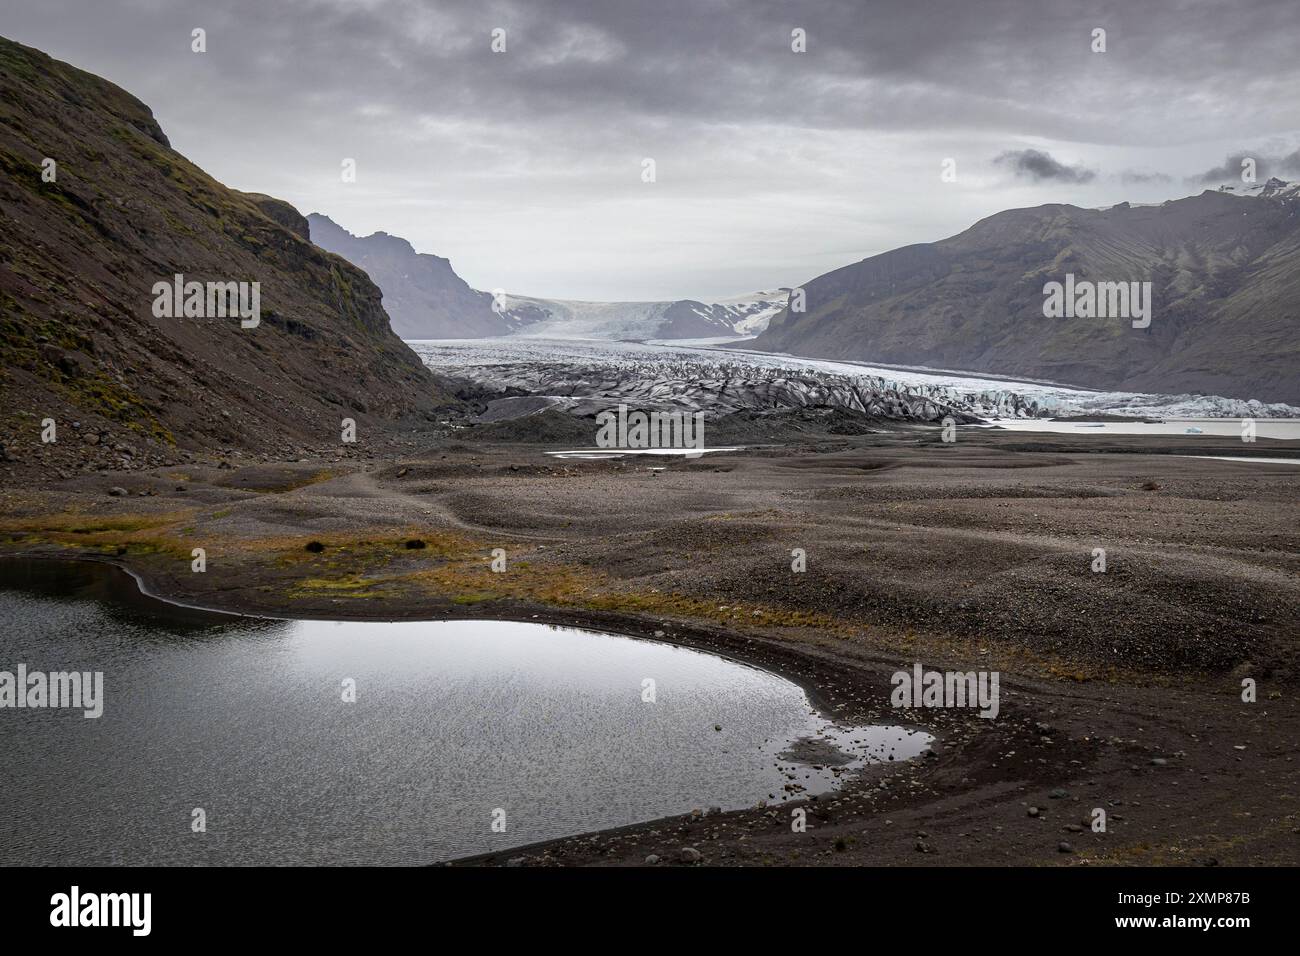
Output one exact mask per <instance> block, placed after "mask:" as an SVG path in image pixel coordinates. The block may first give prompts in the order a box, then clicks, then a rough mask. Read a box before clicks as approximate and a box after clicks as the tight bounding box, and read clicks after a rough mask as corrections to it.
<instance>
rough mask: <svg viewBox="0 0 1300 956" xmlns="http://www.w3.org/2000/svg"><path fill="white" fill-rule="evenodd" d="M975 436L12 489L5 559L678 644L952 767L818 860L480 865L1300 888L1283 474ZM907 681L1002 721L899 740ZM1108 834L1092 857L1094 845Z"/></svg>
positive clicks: (599, 859)
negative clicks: (959, 870)
mask: <svg viewBox="0 0 1300 956" xmlns="http://www.w3.org/2000/svg"><path fill="white" fill-rule="evenodd" d="M967 434H969V435H970V437H969V438H967V437H966V436H965V435H963V439H962V440H961V441H959V442H958V443H957V445H956V446H955V447H954V446H947V447H945V446H941V445H939V443H937V442H935V441H934V440H933V432H932V431H931V430H908V429H903V430H898V431H897V432H895V433H893V434H889V435H868V436H852V437H849V438H826V439H824V440H820V439H819V440H817V441H815V442H810V443H808V444H806V445H804V446H802V447H799V448H784V449H782V448H769V449H763V450H754V451H750V452H742V453H736V454H734V455H719V456H709V457H708V458H706V459H701V460H698V461H691V462H682V461H672V462H655V463H649V462H641V461H636V460H628V461H613V462H609V461H580V462H571V461H570V462H561V461H555V460H553V459H549V458H547V457H546V456H545V454H544V451H545V449H542V448H538V447H533V446H512V445H498V446H490V447H483V446H474V447H471V446H469V445H455V444H450V445H449V444H446V443H442V444H440V445H438V446H435V447H430V448H429V449H427V450H426V451H424V452H421V453H415V454H410V455H408V456H403V457H402V458H400V459H397V458H391V459H383V458H381V459H375V460H360V461H343V462H335V461H328V460H313V461H309V462H296V463H292V464H280V465H272V464H255V465H247V466H244V467H235V468H218V467H215V466H195V465H183V466H175V467H167V468H155V469H149V470H147V471H134V472H130V473H125V472H118V473H110V474H105V475H87V476H83V477H74V478H71V479H70V480H67V481H63V482H56V483H54V484H50V485H48V486H46V487H45V488H43V489H41V490H31V489H30V488H28V489H21V490H20V489H18V488H14V487H8V488H6V489H4V491H3V494H4V498H3V504H4V508H3V524H2V525H0V542H2V543H0V553H2V554H28V555H50V556H55V555H62V556H79V557H92V558H96V559H101V560H111V561H113V562H114V563H117V564H120V565H122V566H124V567H127V568H129V569H130V570H131V571H132V572H134V573H136V574H137V575H139V577H140V579H141V580H142V581H143V582H144V583H145V586H146V587H147V589H148V590H149V591H151V592H153V593H156V594H158V595H160V596H164V597H166V598H168V599H176V600H180V601H183V602H187V603H194V604H197V605H200V606H208V607H213V608H217V609H224V610H230V611H237V612H241V613H251V614H270V615H272V616H292V617H326V618H369V619H383V620H393V619H414V618H424V619H440V618H450V617H455V618H489V617H491V618H507V619H518V620H535V621H540V622H547V623H556V624H571V625H580V626H587V627H594V628H599V629H603V630H610V631H615V632H617V633H623V634H629V635H632V636H640V637H648V638H653V639H657V640H664V641H668V642H673V643H681V644H685V645H689V646H692V647H697V648H701V649H705V650H710V651H713V652H715V653H720V654H723V655H725V656H728V657H732V658H734V659H737V660H741V661H745V662H748V663H752V664H755V665H758V666H761V667H764V668H767V669H769V670H772V671H775V672H777V673H780V674H782V675H783V676H785V677H787V678H789V679H791V680H794V681H796V682H798V683H799V684H801V685H802V686H803V687H805V688H806V689H807V690H808V691H809V694H810V697H811V698H812V700H813V702H814V703H815V705H816V706H818V708H819V709H821V710H822V711H823V712H824V713H826V714H828V715H829V716H832V717H834V718H835V719H837V720H843V721H846V722H858V721H861V722H868V721H875V720H888V721H891V722H903V723H908V724H911V725H915V726H919V727H921V728H923V729H925V730H927V731H928V732H930V733H932V734H935V735H936V737H937V738H938V740H937V743H936V746H935V748H934V756H933V757H929V758H926V759H922V760H918V761H914V762H912V763H909V764H906V765H903V766H900V767H892V768H891V767H885V768H879V769H873V770H870V771H868V772H866V773H864V774H863V775H861V776H860V777H859V778H857V779H855V780H853V781H852V782H850V783H849V784H847V785H846V786H845V787H843V788H842V789H841V790H840V791H838V792H837V793H836V794H833V795H830V796H828V797H825V798H823V799H822V800H819V801H808V802H807V803H806V806H807V808H808V811H809V813H808V822H809V827H808V832H807V833H803V834H796V833H792V832H791V829H790V825H789V822H790V818H789V812H790V807H791V806H795V805H796V804H788V805H782V806H781V807H779V808H754V809H750V810H744V811H737V812H734V813H726V814H718V815H712V814H704V815H701V816H698V817H686V818H675V819H672V820H663V821H654V822H649V823H645V824H638V825H634V826H631V827H627V828H623V829H621V830H616V831H606V832H604V833H602V834H598V835H594V836H593V835H586V836H581V837H573V838H567V839H562V840H556V841H550V842H548V843H545V844H540V845H537V846H534V847H527V848H516V849H512V850H508V851H503V852H501V853H497V854H493V855H489V856H485V857H479V858H473V859H471V860H463V861H459V862H460V863H489V864H501V863H506V862H508V861H513V862H515V863H516V864H527V865H532V864H556V863H558V864H602V865H610V864H638V865H639V864H642V863H643V862H644V861H645V859H646V857H647V856H649V855H651V854H654V855H656V856H658V857H659V858H660V859H661V860H662V861H663V865H669V864H671V865H678V860H679V853H680V850H681V849H682V848H683V847H691V848H694V849H695V850H697V851H698V852H699V853H700V854H701V856H702V861H703V862H704V863H705V864H734V865H774V864H788V863H793V864H798V865H809V864H811V865H823V864H824V865H838V864H848V865H854V864H858V865H861V864H890V865H904V864H926V865H929V864H953V863H957V864H980V863H993V864H1079V863H1081V862H1089V863H1096V864H1114V863H1211V862H1218V863H1222V864H1225V865H1226V864H1232V863H1296V862H1300V832H1298V831H1300V809H1298V808H1297V807H1296V805H1295V792H1296V784H1297V782H1300V780H1298V775H1297V767H1296V758H1297V757H1300V746H1298V745H1297V743H1296V742H1297V741H1300V709H1298V708H1297V706H1296V700H1295V696H1296V695H1295V688H1296V683H1297V670H1296V666H1295V665H1296V660H1297V656H1296V653H1297V646H1296V645H1297V637H1298V636H1300V584H1298V582H1300V531H1298V530H1297V529H1300V521H1297V518H1298V517H1300V494H1297V491H1298V490H1300V474H1297V469H1295V468H1294V466H1289V465H1268V464H1260V465H1258V466H1255V465H1252V466H1250V467H1246V466H1242V465H1231V464H1227V463H1218V462H1215V461H1211V460H1201V459H1195V458H1184V457H1176V456H1179V455H1187V454H1209V455H1218V454H1225V455H1231V454H1234V453H1235V454H1237V455H1240V454H1241V449H1242V445H1241V443H1240V442H1237V443H1235V444H1234V443H1231V442H1227V441H1223V442H1219V441H1217V440H1210V441H1207V440H1205V439H1200V440H1197V439H1193V438H1189V439H1180V438H1178V437H1173V438H1170V439H1169V440H1167V441H1162V442H1161V443H1160V446H1159V447H1158V448H1153V447H1152V442H1151V440H1150V439H1149V438H1148V439H1145V440H1141V442H1140V443H1139V442H1138V441H1137V440H1132V439H1124V438H1121V437H1116V438H1107V439H1104V440H1102V441H1100V442H1099V441H1096V440H1092V441H1089V440H1085V439H1076V438H1074V437H1072V436H1058V435H1024V434H1007V433H996V432H990V431H980V432H979V433H978V434H975V433H973V430H972V432H971V433H967ZM1288 444H1289V443H1283V442H1271V443H1270V442H1263V441H1261V442H1260V443H1259V444H1258V447H1257V448H1256V449H1253V451H1255V452H1257V453H1258V454H1260V455H1264V456H1278V455H1282V456H1286V455H1287V454H1291V453H1293V452H1291V450H1290V449H1289V448H1288V447H1287V445H1288ZM1101 449H1107V450H1110V451H1113V452H1122V454H1098V453H1097V451H1099V450H1101ZM1191 449H1194V450H1191ZM647 465H653V466H654V467H659V466H661V465H663V466H666V470H664V471H660V472H651V471H649V470H648V468H647ZM1149 486H1154V487H1149ZM114 487H120V488H122V489H123V490H125V491H127V492H128V494H127V495H125V496H110V495H109V493H108V492H109V490H110V488H114ZM140 492H145V494H144V495H141V494H140ZM416 539H418V540H420V541H422V542H423V543H424V547H422V548H408V547H407V546H406V542H407V541H412V540H416ZM309 541H318V542H319V543H320V544H321V545H322V546H323V550H322V551H320V552H317V553H314V552H310V551H308V550H306V548H305V545H306V544H307V542H309ZM192 547H203V548H205V550H206V551H207V555H208V557H207V560H208V564H209V570H208V572H207V573H205V574H193V573H192V572H191V571H190V569H189V560H190V559H189V554H190V549H191V548H192ZM496 547H502V548H505V549H506V552H507V555H508V561H509V570H508V571H507V572H506V573H505V574H494V573H492V572H491V571H490V569H489V561H490V557H491V551H492V549H493V548H496ZM1095 547H1104V548H1106V550H1107V557H1108V563H1109V567H1108V571H1107V573H1106V574H1105V575H1099V574H1094V573H1093V572H1091V571H1090V567H1089V566H1090V563H1091V559H1092V549H1093V548H1095ZM794 548H803V549H805V550H806V552H807V560H808V571H807V572H806V573H804V574H795V573H793V572H791V570H790V551H791V550H792V549H794ZM916 661H921V662H922V663H924V664H925V665H926V666H927V667H932V666H933V667H951V668H953V669H960V670H971V669H997V670H999V671H1000V672H1001V674H1002V698H1003V702H1002V713H1001V714H1000V715H999V717H998V719H996V720H991V721H990V720H980V719H978V718H977V717H976V716H975V715H974V713H973V712H970V711H964V712H953V711H942V710H924V711H922V710H914V711H907V712H900V711H896V710H893V709H892V708H890V706H889V700H888V696H889V690H890V686H891V685H890V683H889V675H890V674H891V673H892V672H893V671H895V670H898V669H900V668H904V669H905V668H910V667H911V665H912V663H913V662H916ZM1243 677H1253V678H1254V679H1256V680H1257V682H1258V702H1257V703H1254V704H1245V703H1243V702H1242V701H1241V699H1240V683H1241V679H1242V678H1243ZM900 718H901V719H900ZM1238 747H1241V748H1244V749H1237V748H1238ZM882 782H883V786H882ZM1062 791H1063V792H1064V795H1060V794H1061V792H1062ZM1053 793H1057V794H1058V795H1057V796H1052V794H1053ZM1031 806H1032V807H1038V808H1039V812H1038V813H1037V814H1036V815H1034V816H1030V813H1029V808H1030V807H1031ZM1096 807H1101V808H1104V809H1105V810H1106V812H1107V815H1108V818H1109V819H1108V829H1107V832H1106V833H1093V832H1091V830H1090V829H1088V828H1085V827H1084V826H1083V824H1084V821H1085V819H1088V818H1090V815H1091V813H1092V811H1093V809H1094V808H1096ZM700 809H701V810H702V811H703V810H704V809H705V808H700ZM1062 843H1066V844H1068V845H1069V850H1068V851H1065V850H1062V849H1061V844H1062ZM430 862H435V861H430Z"/></svg>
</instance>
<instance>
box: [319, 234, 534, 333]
mask: <svg viewBox="0 0 1300 956" xmlns="http://www.w3.org/2000/svg"><path fill="white" fill-rule="evenodd" d="M307 222H308V223H309V225H310V226H311V238H312V241H313V242H314V243H316V245H318V246H320V247H321V248H322V249H328V250H329V251H330V252H333V253H336V254H338V255H340V256H343V258H345V259H347V260H348V261H349V262H351V263H352V264H353V265H356V266H360V267H361V268H362V269H364V270H365V271H366V274H367V275H369V276H370V278H371V279H372V280H373V281H374V283H375V284H376V285H377V286H379V288H381V289H383V290H384V309H385V310H386V311H387V312H388V315H389V316H390V317H391V319H392V321H393V331H394V332H396V333H397V334H398V335H400V336H401V337H402V338H404V339H462V338H464V339H468V338H479V337H481V336H487V335H506V334H508V333H509V332H510V331H511V330H512V329H513V328H514V327H515V323H514V322H511V321H510V320H509V319H508V318H507V317H506V316H504V315H500V314H498V313H496V312H493V311H492V296H491V295H490V294H489V293H487V292H478V291H476V290H474V289H471V288H470V287H469V284H468V283H466V282H465V280H464V279H462V278H461V277H460V276H458V275H456V273H455V272H454V271H453V270H452V268H451V263H450V262H449V261H448V260H446V259H443V258H442V257H440V256H432V255H429V254H427V253H419V252H416V251H415V249H414V248H413V247H412V246H411V244H410V243H409V242H407V241H406V240H405V239H401V238H399V237H397V236H390V235H389V234H388V233H386V232H376V233H374V234H373V235H370V236H364V237H362V236H354V235H353V234H352V233H350V232H348V231H347V230H346V229H344V228H343V227H342V226H340V225H339V224H338V223H336V222H334V221H333V220H332V219H330V218H329V217H328V216H322V215H321V214H320V213H312V214H311V215H310V216H308V217H307Z"/></svg>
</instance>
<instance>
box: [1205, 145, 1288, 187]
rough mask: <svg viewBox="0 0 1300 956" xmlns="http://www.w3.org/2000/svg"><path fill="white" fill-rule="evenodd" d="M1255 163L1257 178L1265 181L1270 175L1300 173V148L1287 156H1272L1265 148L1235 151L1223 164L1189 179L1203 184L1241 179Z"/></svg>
mask: <svg viewBox="0 0 1300 956" xmlns="http://www.w3.org/2000/svg"><path fill="white" fill-rule="evenodd" d="M1252 161H1253V163H1254V167H1255V168H1254V173H1255V179H1256V180H1257V181H1261V182H1262V181H1263V180H1265V179H1267V178H1268V177H1270V176H1298V175H1300V150H1296V151H1295V152H1293V153H1291V154H1290V155H1287V156H1276V155H1274V156H1270V155H1268V154H1267V153H1266V152H1265V151H1264V150H1254V151H1248V152H1241V153H1235V154H1233V155H1231V156H1228V157H1226V158H1225V159H1224V160H1223V162H1222V163H1221V164H1219V165H1218V166H1214V167H1212V168H1210V169H1207V170H1206V171H1205V172H1203V173H1200V174H1198V175H1196V176H1193V177H1191V178H1190V179H1189V180H1188V181H1189V182H1192V183H1197V184H1202V185H1213V184H1215V183H1224V182H1229V181H1234V180H1239V179H1241V176H1242V173H1243V171H1244V170H1245V169H1246V168H1247V167H1248V165H1249V164H1250V162H1252Z"/></svg>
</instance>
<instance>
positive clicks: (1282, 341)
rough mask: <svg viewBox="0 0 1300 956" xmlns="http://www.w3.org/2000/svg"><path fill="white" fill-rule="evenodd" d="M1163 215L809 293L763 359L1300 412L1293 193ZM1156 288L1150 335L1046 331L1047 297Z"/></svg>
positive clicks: (915, 264) (890, 257) (1010, 235)
mask: <svg viewBox="0 0 1300 956" xmlns="http://www.w3.org/2000/svg"><path fill="white" fill-rule="evenodd" d="M1254 192H1255V193H1256V194H1255V195H1246V196H1242V195H1234V194H1232V193H1227V192H1205V193H1203V194H1201V195H1199V196H1194V197H1191V198H1187V199H1181V200H1177V201H1173V202H1167V203H1165V204H1163V205H1161V206H1158V207H1132V206H1129V205H1127V204H1121V205H1120V206H1116V207H1113V208H1111V209H1106V210H1095V209H1080V208H1078V207H1075V206H1063V205H1049V206H1040V207H1038V208H1034V209H1014V210H1010V211H1007V212H1003V213H998V214H997V215H995V216H991V217H989V218H988V219H984V220H982V221H980V222H978V223H976V224H975V225H974V226H972V227H971V228H970V229H967V230H966V231H965V232H963V233H961V234H959V235H957V236H953V237H951V238H949V239H944V240H942V241H940V242H934V243H928V244H923V245H915V246H907V247H904V248H901V249H895V250H893V251H891V252H886V253H884V254H882V255H878V256H873V257H871V258H869V259H864V260H863V261H861V262H858V263H855V264H854V265H851V266H846V267H844V268H842V269H838V270H836V271H834V272H830V273H827V274H826V275H823V276H820V277H818V278H816V279H813V280H812V281H811V282H808V283H806V284H805V285H804V287H803V288H804V289H805V293H806V297H807V298H806V304H807V309H806V312H804V313H803V314H795V313H791V312H789V311H786V312H783V313H781V314H780V315H778V316H777V317H775V318H774V319H773V320H772V323H771V325H770V326H769V328H768V330H767V332H765V333H764V334H763V335H762V336H760V337H759V339H758V341H757V343H756V344H757V347H759V348H764V349H769V350H772V351H782V352H793V353H795V354H798V355H808V356H816V357H824V358H850V359H859V360H867V361H875V362H882V363H888V364H896V365H925V366H930V367H936V368H949V369H962V370H970V371H979V372H988V373H994V374H998V375H1007V376H1016V377H1024V378H1034V379H1049V380H1053V381H1058V382H1065V383H1070V384H1076V385H1084V386H1091V387H1096V388H1104V389H1125V390H1127V389H1132V390H1141V391H1158V392H1205V393H1210V394H1218V395H1226V396H1230V397H1234V398H1258V399H1260V400H1262V401H1281V402H1290V403H1297V402H1300V335H1297V332H1300V202H1298V201H1297V200H1296V198H1295V196H1296V190H1295V189H1294V188H1287V187H1286V184H1281V183H1270V184H1268V185H1267V186H1265V187H1262V188H1261V187H1257V188H1256V189H1255V190H1254ZM1066 273H1073V274H1074V275H1075V277H1076V279H1077V280H1085V279H1086V280H1090V281H1093V282H1116V281H1150V282H1151V283H1152V298H1153V301H1154V306H1153V311H1152V319H1151V324H1150V327H1149V328H1146V329H1135V328H1133V327H1132V324H1131V322H1129V321H1126V320H1124V319H1111V318H1107V319H1100V318H1045V317H1044V315H1043V300H1044V295H1043V285H1044V283H1046V282H1049V281H1053V280H1055V281H1063V279H1064V277H1065V275H1066Z"/></svg>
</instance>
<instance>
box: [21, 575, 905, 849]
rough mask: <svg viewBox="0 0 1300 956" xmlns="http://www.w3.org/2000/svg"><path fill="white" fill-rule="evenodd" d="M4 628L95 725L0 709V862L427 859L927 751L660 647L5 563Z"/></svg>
mask: <svg viewBox="0 0 1300 956" xmlns="http://www.w3.org/2000/svg"><path fill="white" fill-rule="evenodd" d="M0 616H2V617H3V620H4V621H5V625H6V626H5V627H4V629H3V631H0V671H7V672H9V673H11V674H14V675H16V674H17V673H18V666H19V665H20V664H21V665H23V666H25V668H26V671H27V672H28V674H29V675H30V674H31V673H33V672H47V673H48V672H55V671H72V670H79V671H100V672H102V673H103V714H102V716H100V717H99V718H91V719H88V718H86V717H84V716H83V713H82V711H81V710H80V709H68V708H48V707H46V708H30V707H29V708H22V709H19V708H16V707H10V706H6V707H2V708H0V753H3V755H4V764H5V767H4V769H5V773H4V778H3V782H2V783H0V864H10V865H14V864H22V865H31V864H65V865H124V864H125V865H131V864H182V865H195V864H258V865H266V864H273V865H274V864H423V863H432V862H436V861H439V860H445V859H451V858H454V857H458V856H465V855H469V854H473V853H481V852H486V851H492V850H501V849H505V848H509V847H512V846H520V845H523V844H527V843H531V842H534V841H537V840H543V839H547V838H551V837H557V836H563V835H570V834H576V833H582V832H587V831H591V830H596V829H601V828H605V827H612V826H619V825H624V824H629V823H634V822H640V821H645V820H651V819H655V818H658V817H662V816H667V815H671V814H678V813H685V812H688V811H690V810H692V809H696V808H700V809H707V808H710V807H714V806H717V807H722V808H725V809H736V808H740V807H745V806H751V805H753V804H755V803H756V802H758V801H759V800H768V801H769V802H779V801H780V800H782V799H786V798H790V797H791V796H796V795H802V793H803V792H805V791H804V790H801V789H800V788H806V792H809V793H824V792H827V791H829V790H831V789H833V788H834V787H835V786H836V783H837V779H838V774H837V770H838V772H839V773H843V772H850V771H851V770H852V769H854V768H858V767H861V766H863V765H865V764H866V763H868V762H872V761H882V760H901V759H907V758H910V757H914V756H916V755H917V754H919V753H920V752H921V751H923V750H924V749H925V747H926V746H927V745H928V743H929V741H930V738H929V736H928V735H926V734H924V733H921V732H918V731H912V730H908V729H905V728H902V727H885V726H880V727H856V728H854V727H835V726H833V725H831V724H830V723H829V722H828V721H827V720H826V719H825V718H824V717H823V716H821V715H820V714H819V713H818V712H817V711H816V710H815V709H814V708H813V707H812V706H811V705H810V703H809V700H808V697H807V695H806V694H805V692H804V691H803V689H802V688H800V687H799V686H798V685H796V684H793V683H791V682H790V681H787V680H785V679H783V678H781V677H778V676H776V675H775V674H772V673H769V672H766V671H763V670H760V669H757V668H754V667H750V666H746V665H743V664H740V663H737V662H734V661H730V660H727V659H724V658H721V657H717V656H714V655H710V654H706V653H702V652H699V651H694V650H689V649H686V648H679V647H673V646H670V645H667V644H663V643H657V642H653V641H645V640H638V639H633V638H628V637H622V636H618V635H612V634H602V633H596V632H591V631H584V630H578V629H574V628H561V627H551V626H547V625H540V624H528V623H514V622H506V621H448V622H401V623H358V622H341V621H282V620H267V619H259V618H246V617H235V616H227V615H216V614H211V613H208V612H203V611H194V610H187V609H183V608H179V607H177V606H175V605H170V604H165V603H163V602H160V601H155V600H153V599H152V598H148V597H145V596H144V595H142V594H141V593H140V592H139V590H138V588H137V587H136V585H135V582H134V581H133V580H132V579H131V578H130V577H129V576H128V575H127V574H125V573H124V572H122V571H120V570H118V569H116V568H113V567H109V566H106V565H100V564H87V563H73V562H53V561H27V560H19V559H7V560H0ZM647 681H653V684H652V685H651V684H648V683H646V682H647ZM345 682H353V683H352V684H351V685H349V686H354V687H355V700H354V701H346V700H345V699H344V697H345V696H346V695H347V691H346V687H345ZM651 691H653V692H652V693H651ZM648 698H649V699H648ZM828 745H832V746H834V747H837V748H838V749H839V750H840V752H841V757H840V758H838V759H837V761H836V762H840V763H842V764H843V766H842V767H840V768H837V770H832V769H830V768H829V767H828V766H822V767H821V769H815V768H814V766H813V765H812V764H813V763H814V762H815V763H817V764H819V765H820V764H826V763H829V762H832V761H830V760H828V758H827V756H826V755H825V751H826V750H827V749H828ZM792 747H794V751H793V752H792V751H791V748H792ZM796 754H797V755H798V756H796ZM787 788H789V789H787ZM196 808H202V810H203V812H204V815H205V825H206V832H194V831H193V829H192V822H193V820H194V819H195V817H194V810H195V809H196ZM494 820H495V821H496V823H497V828H496V829H494V827H493V823H494ZM502 820H504V832H500V826H501V822H502Z"/></svg>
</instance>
